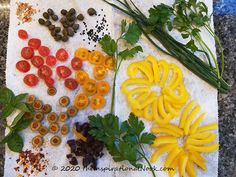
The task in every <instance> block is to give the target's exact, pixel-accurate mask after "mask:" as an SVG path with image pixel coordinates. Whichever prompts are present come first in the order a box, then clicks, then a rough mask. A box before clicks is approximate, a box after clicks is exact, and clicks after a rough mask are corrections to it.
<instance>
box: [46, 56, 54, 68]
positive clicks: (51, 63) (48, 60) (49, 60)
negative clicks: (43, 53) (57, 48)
mask: <svg viewBox="0 0 236 177" xmlns="http://www.w3.org/2000/svg"><path fill="white" fill-rule="evenodd" d="M56 63H57V59H56V57H54V56H51V55H50V56H47V58H46V64H47V65H48V66H54V65H55V64H56Z"/></svg>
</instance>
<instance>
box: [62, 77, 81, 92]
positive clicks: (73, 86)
mask: <svg viewBox="0 0 236 177" xmlns="http://www.w3.org/2000/svg"><path fill="white" fill-rule="evenodd" d="M64 84H65V87H66V88H68V89H70V90H75V89H76V88H77V87H78V83H77V81H76V80H75V79H73V78H68V79H66V80H65V82H64Z"/></svg>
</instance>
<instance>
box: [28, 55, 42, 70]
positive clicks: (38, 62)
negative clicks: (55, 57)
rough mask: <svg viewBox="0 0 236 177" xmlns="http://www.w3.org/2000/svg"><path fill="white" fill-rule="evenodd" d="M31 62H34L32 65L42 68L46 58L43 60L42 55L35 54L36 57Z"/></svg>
mask: <svg viewBox="0 0 236 177" xmlns="http://www.w3.org/2000/svg"><path fill="white" fill-rule="evenodd" d="M31 63H32V65H34V66H35V67H36V68H40V67H41V66H43V64H44V60H43V58H42V57H40V56H34V57H33V58H32V59H31Z"/></svg>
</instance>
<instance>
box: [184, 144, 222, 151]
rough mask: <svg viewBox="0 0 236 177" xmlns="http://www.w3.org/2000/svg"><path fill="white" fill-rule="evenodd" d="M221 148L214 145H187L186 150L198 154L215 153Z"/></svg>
mask: <svg viewBox="0 0 236 177" xmlns="http://www.w3.org/2000/svg"><path fill="white" fill-rule="evenodd" d="M218 148H219V144H212V145H210V146H194V145H190V144H186V149H187V150H191V151H197V152H213V151H215V150H217V149H218Z"/></svg>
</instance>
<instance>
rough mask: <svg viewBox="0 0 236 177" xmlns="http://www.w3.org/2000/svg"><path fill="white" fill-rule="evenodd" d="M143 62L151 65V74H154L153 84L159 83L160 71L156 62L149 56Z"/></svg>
mask: <svg viewBox="0 0 236 177" xmlns="http://www.w3.org/2000/svg"><path fill="white" fill-rule="evenodd" d="M145 60H146V61H147V62H150V63H151V64H152V68H153V74H154V82H155V83H158V82H160V71H159V67H158V63H157V60H156V59H155V58H154V57H153V56H151V55H149V56H147V57H146V59H145Z"/></svg>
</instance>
